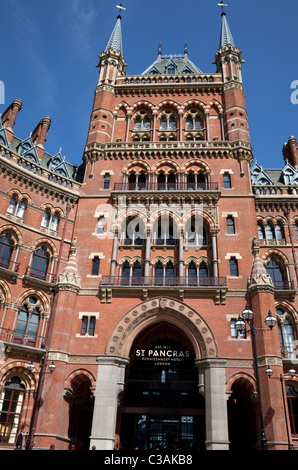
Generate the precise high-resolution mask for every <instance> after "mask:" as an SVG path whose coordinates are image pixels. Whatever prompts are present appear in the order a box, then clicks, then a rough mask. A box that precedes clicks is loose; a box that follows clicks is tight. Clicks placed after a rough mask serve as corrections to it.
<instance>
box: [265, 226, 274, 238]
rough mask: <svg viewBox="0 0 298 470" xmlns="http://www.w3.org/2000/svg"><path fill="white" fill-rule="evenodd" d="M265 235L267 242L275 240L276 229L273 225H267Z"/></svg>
mask: <svg viewBox="0 0 298 470" xmlns="http://www.w3.org/2000/svg"><path fill="white" fill-rule="evenodd" d="M265 235H266V239H267V240H273V239H274V238H275V236H274V228H273V226H272V225H271V224H267V225H266V227H265Z"/></svg>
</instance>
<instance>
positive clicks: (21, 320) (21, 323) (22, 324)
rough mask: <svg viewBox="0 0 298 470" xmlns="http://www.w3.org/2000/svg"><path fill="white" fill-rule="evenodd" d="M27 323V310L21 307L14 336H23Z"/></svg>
mask: <svg viewBox="0 0 298 470" xmlns="http://www.w3.org/2000/svg"><path fill="white" fill-rule="evenodd" d="M26 325H27V310H26V309H25V308H21V310H20V311H19V317H18V323H17V327H16V336H18V337H23V336H24V334H25V331H26Z"/></svg>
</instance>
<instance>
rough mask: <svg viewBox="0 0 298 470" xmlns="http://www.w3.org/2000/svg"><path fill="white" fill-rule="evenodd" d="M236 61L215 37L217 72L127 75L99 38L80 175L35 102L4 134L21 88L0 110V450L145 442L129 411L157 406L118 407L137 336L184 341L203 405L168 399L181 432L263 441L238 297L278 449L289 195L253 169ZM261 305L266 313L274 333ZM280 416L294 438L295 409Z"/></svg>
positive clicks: (292, 237)
mask: <svg viewBox="0 0 298 470" xmlns="http://www.w3.org/2000/svg"><path fill="white" fill-rule="evenodd" d="M118 20H119V18H118ZM223 21H225V17H223ZM184 58H185V56H184ZM173 60H175V59H173ZM241 63H242V59H241V53H240V51H239V49H238V48H237V47H236V46H235V45H234V44H226V45H223V47H221V48H220V49H219V51H218V52H217V54H216V58H215V64H216V69H217V70H216V72H215V73H208V74H203V73H196V72H191V71H190V72H189V73H174V74H167V73H160V74H158V73H154V74H151V73H147V74H144V75H138V76H129V75H127V74H126V72H125V68H124V64H125V62H124V59H123V56H122V53H121V51H120V50H116V51H115V50H113V49H107V50H105V51H104V52H103V53H102V54H101V55H100V62H99V66H100V74H99V81H98V85H97V87H96V92H95V98H94V104H93V109H92V113H91V120H90V127H89V132H88V137H87V142H86V147H85V150H84V155H83V163H84V174H83V173H82V172H81V169H82V168H79V169H76V168H75V167H73V166H71V165H69V166H68V167H65V163H64V162H63V159H61V158H60V156H59V155H58V156H49V155H48V154H47V153H46V151H45V147H46V136H47V132H48V131H49V128H50V125H51V120H50V118H49V117H45V118H44V119H42V120H41V121H40V123H39V124H38V125H37V126H36V128H35V130H34V131H33V133H32V135H31V137H30V139H27V146H26V145H25V144H26V141H21V140H20V139H18V138H17V137H16V136H14V133H13V127H14V123H15V119H19V118H20V117H19V116H18V112H19V111H20V110H21V107H22V103H21V100H15V101H14V102H13V103H12V105H11V106H10V107H9V108H8V110H7V111H6V112H5V113H4V114H3V117H2V125H3V127H2V129H1V130H0V139H1V140H0V147H1V156H0V170H1V197H0V237H2V238H1V252H0V302H1V304H0V307H1V308H0V319H1V324H0V328H1V329H0V340H1V341H2V344H3V348H4V349H3V354H2V356H1V358H0V383H1V387H0V389H1V402H0V408H1V407H2V408H1V409H2V414H1V423H0V426H1V428H0V431H1V433H2V442H1V444H0V445H1V448H11V447H13V446H14V445H15V439H16V437H17V435H18V434H19V432H20V430H21V428H23V429H24V433H25V437H27V436H28V435H29V436H30V438H31V440H30V442H29V444H30V445H32V444H33V443H34V448H41V449H49V448H50V446H51V445H52V446H54V447H55V449H68V448H70V446H72V445H74V446H75V447H76V448H77V449H86V448H92V446H94V447H95V448H97V449H112V448H113V446H114V445H115V446H116V447H119V446H122V447H123V448H130V446H132V445H134V446H136V445H141V446H142V445H144V441H142V440H141V439H137V437H135V438H134V439H133V438H131V439H128V438H127V436H125V434H126V432H127V433H128V432H131V433H132V435H133V433H136V428H134V429H133V430H132V427H133V426H132V424H131V423H132V420H131V421H129V423H130V424H129V425H128V424H127V423H128V420H129V419H131V418H129V417H131V416H132V415H134V416H141V415H146V416H147V418H146V419H149V418H148V416H149V414H150V413H151V414H152V412H153V411H152V410H153V409H154V410H155V413H156V414H159V415H165V414H167V413H170V411H169V409H168V408H167V406H166V405H163V406H161V405H159V406H157V407H155V408H154V407H152V406H151V405H150V406H148V407H147V408H146V407H144V406H143V405H142V406H138V405H135V407H133V406H132V405H127V403H128V394H129V393H130V392H128V390H130V388H129V384H130V379H131V377H132V376H131V375H130V374H131V370H132V369H133V364H134V361H135V358H136V351H137V350H139V349H141V350H142V348H145V347H146V346H148V345H151V344H153V343H154V342H155V341H160V342H162V341H165V340H168V339H171V341H175V342H176V343H179V344H181V345H183V346H184V347H187V348H188V349H189V350H190V351H191V355H192V357H193V364H195V366H196V369H197V372H198V376H193V381H196V388H197V389H198V390H200V395H201V399H202V400H204V405H203V407H202V408H200V412H199V411H198V409H199V406H198V407H193V408H192V410H189V409H188V411H187V412H186V411H185V409H183V410H182V408H181V407H179V406H178V405H177V406H176V408H175V412H173V409H172V408H171V413H172V414H173V413H174V414H175V415H177V416H180V417H181V416H182V415H183V416H191V417H192V418H193V417H195V419H197V420H198V421H197V422H201V421H199V420H200V419H202V420H203V421H202V422H203V423H204V424H203V425H202V424H200V425H198V428H196V429H199V431H194V429H195V428H193V430H192V432H191V433H190V437H189V441H187V444H186V443H185V442H186V441H184V444H183V443H182V444H181V442H180V441H179V445H180V446H181V445H184V447H183V448H184V449H188V450H189V449H194V448H192V447H191V443H190V440H192V441H193V442H196V444H195V445H198V444H197V443H198V442H200V446H201V447H204V448H206V449H217V448H218V449H228V448H231V449H233V448H235V447H236V446H237V445H239V440H238V439H239V437H237V433H239V429H242V430H244V429H246V432H247V435H246V442H247V444H246V445H247V447H248V448H249V449H259V448H260V446H261V443H260V437H261V432H260V419H259V405H258V393H257V392H258V384H257V381H256V371H255V369H254V354H253V348H252V335H251V333H250V332H249V328H248V327H247V330H248V331H247V332H246V335H242V334H241V333H239V332H238V333H237V331H236V329H235V326H233V325H234V323H235V321H237V319H238V317H239V315H241V312H242V311H243V309H244V307H245V305H246V304H248V306H249V307H250V308H251V309H252V311H253V313H254V324H255V326H256V328H257V329H258V331H257V335H256V343H257V355H258V364H259V368H258V370H259V379H260V390H261V401H262V416H263V419H264V429H265V433H266V438H267V441H268V447H269V449H283V450H286V449H287V448H288V437H287V431H286V423H287V421H286V420H285V412H284V405H283V395H282V387H281V382H280V380H279V378H280V376H282V377H283V378H284V381H285V383H286V385H288V386H290V387H291V389H290V388H288V389H287V391H288V393H290V392H289V390H291V391H292V392H291V393H292V395H291V398H289V399H288V403H289V406H292V404H293V403H294V405H295V400H294V395H293V393H294V392H293V391H295V390H297V391H298V386H297V377H295V376H294V377H292V376H291V375H290V373H289V369H290V368H292V367H293V365H294V364H295V358H296V355H295V344H296V343H295V341H296V337H297V326H296V324H297V319H298V316H297V307H298V304H297V300H296V286H297V264H296V249H297V245H298V241H297V234H298V231H295V228H296V223H297V222H296V219H297V220H298V217H297V216H296V204H297V194H296V191H295V189H294V185H295V183H291V182H290V183H289V182H287V181H286V180H285V181H283V182H280V181H279V182H276V181H275V180H274V178H273V175H270V174H269V173H268V172H267V173H266V171H265V176H264V177H265V178H267V180H266V181H265V182H264V179H263V180H260V179H259V180H258V178H260V175H261V176H262V172H264V170H263V169H262V168H260V169H259V168H257V167H255V166H254V167H253V171H252V162H253V152H252V148H251V145H250V137H249V128H248V121H247V113H246V105H245V99H244V88H243V84H242V78H241ZM248 86H249V84H248ZM23 144H24V145H23ZM297 154H298V150H297V142H296V140H295V139H294V138H291V139H290V140H289V142H288V144H287V145H286V146H285V147H284V156H285V162H286V164H288V163H289V164H290V165H291V168H294V170H295V165H296V163H297V161H296V160H297ZM55 158H56V159H55ZM51 165H52V166H51ZM259 170H260V171H259ZM279 173H281V170H280V172H279ZM81 174H83V176H82V177H81V176H80V175H81ZM291 177H292V181H293V175H292V174H291ZM162 217H165V219H164V220H166V221H167V223H166V225H165V226H164V225H163V223H162V220H163V219H162ZM196 221H198V222H197V223H198V224H199V225H195V231H194V230H193V225H192V224H191V223H192V222H193V223H196ZM258 224H259V225H258ZM270 224H272V225H270ZM123 227H125V228H123ZM164 227H166V228H164ZM129 228H130V229H131V232H129ZM270 230H271V231H270ZM262 231H263V232H262ZM140 234H141V235H140ZM270 234H271V235H270ZM272 234H273V235H272ZM138 235H139V237H138ZM191 235H193V238H192V237H191ZM198 235H201V238H200V237H199V238H196V237H197V236H198ZM194 239H196V242H194ZM269 311H270V312H271V313H272V315H273V316H274V317H275V318H278V325H276V326H275V327H274V328H273V329H272V331H270V330H269V329H268V328H266V325H265V323H264V321H265V319H266V317H267V315H268V312H269ZM279 332H280V335H279ZM160 344H161V343H160ZM291 347H292V349H291ZM52 361H53V362H54V364H55V366H56V369H55V371H54V372H53V373H49V369H48V365H49V364H51V363H52ZM31 363H33V364H34V366H35V369H33V370H31V368H30V367H29V366H30V364H31ZM268 366H270V367H271V368H272V370H273V372H274V374H273V377H271V378H268V376H267V374H266V369H267V368H268ZM109 368H110V369H109ZM40 370H42V371H43V372H44V371H45V370H46V374H43V373H42V375H41V378H40V377H39V375H38V372H39V371H40ZM106 371H107V372H106ZM113 371H114V372H115V371H116V372H115V374H114V375H115V376H114V375H113V373H114V372H113ZM167 373H169V371H168V370H167ZM177 373H178V372H177ZM140 374H141V372H140ZM116 375H117V377H116ZM106 377H110V383H108V382H109V381H107V380H106ZM152 380H153V379H152ZM38 383H40V385H41V388H40V389H39V392H40V393H41V394H42V395H41V400H38V398H39V395H38V394H39V392H38ZM174 388H175V387H174ZM10 389H11V390H13V393H14V394H15V395H14V397H17V398H14V399H11V395H9V393H8V392H9V390H10ZM153 389H154V387H153ZM153 389H152V390H153ZM152 390H151V391H150V393H151V392H152ZM181 390H182V389H181ZM145 392H146V393H148V390H145V389H144V390H143V395H144V394H145ZM156 393H157V392H156ZM158 393H161V392H160V389H159V388H158ZM162 393H164V392H162ZM169 393H173V389H170V391H169ZM296 393H297V392H296ZM182 395H183V393H182V392H181V396H182ZM11 400H12V401H11ZM14 400H17V401H14ZM169 400H170V396H169ZM198 400H199V399H198ZM37 402H39V403H37ZM9 403H14V405H15V408H14V412H11V413H8V412H7V408H6V407H7V406H8V404H9ZM38 404H39V405H41V406H38ZM145 408H146V409H145ZM33 410H35V411H34V412H33ZM36 410H37V412H36ZM146 410H147V411H146ZM146 413H148V414H146ZM214 415H218V420H219V421H218V422H217V421H216V419H217V418H214ZM32 416H33V420H32ZM112 417H113V418H112ZM237 420H238V421H237ZM287 420H288V429H289V435H290V441H291V444H293V445H294V446H295V445H296V444H295V442H296V441H295V437H296V436H295V435H296V433H295V427H294V426H295V420H294V414H293V410H292V408H291V409H289V410H288V408H287ZM219 422H220V423H221V424H219ZM241 422H242V428H241V425H240V423H241ZM100 423H101V424H100ZM105 423H106V425H105ZM125 423H126V424H125ZM222 423H223V424H222ZM243 423H244V424H243ZM297 425H298V421H297ZM129 426H130V427H129ZM239 426H240V428H239ZM247 430H248V431H247ZM30 432H31V434H30ZM297 432H298V431H297ZM240 434H241V433H240ZM198 435H199V436H198ZM90 436H91V437H90ZM152 436H153V434H152ZM180 438H181V439H182V437H181V435H180ZM177 439H178V438H177ZM154 442H155V441H154ZM156 442H157V441H156ZM175 442H177V443H178V440H177V441H175ZM29 444H28V445H29ZM24 445H25V444H24ZM146 445H149V444H148V442H147V443H146ZM164 445H165V444H164ZM177 445H178V444H177ZM144 446H145V445H144ZM165 447H166V445H165ZM145 448H146V446H145ZM166 448H167V447H166ZM168 448H170V447H168Z"/></svg>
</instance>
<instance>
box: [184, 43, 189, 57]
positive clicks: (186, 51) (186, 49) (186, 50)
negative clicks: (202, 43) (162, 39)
mask: <svg viewBox="0 0 298 470" xmlns="http://www.w3.org/2000/svg"><path fill="white" fill-rule="evenodd" d="M187 53H188V45H187V41H185V43H184V55H187Z"/></svg>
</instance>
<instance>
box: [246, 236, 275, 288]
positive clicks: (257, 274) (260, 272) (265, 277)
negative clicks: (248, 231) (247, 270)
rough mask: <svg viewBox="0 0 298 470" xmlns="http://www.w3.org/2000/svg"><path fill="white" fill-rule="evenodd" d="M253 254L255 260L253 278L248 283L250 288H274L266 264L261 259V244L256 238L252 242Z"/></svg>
mask: <svg viewBox="0 0 298 470" xmlns="http://www.w3.org/2000/svg"><path fill="white" fill-rule="evenodd" d="M252 254H253V257H254V260H253V264H252V270H251V276H250V279H249V281H248V287H249V288H255V287H256V286H258V287H260V286H268V287H272V288H273V282H272V279H271V277H270V275H269V274H268V273H267V270H266V268H265V266H264V263H263V261H262V260H261V258H260V244H259V240H258V239H257V238H256V237H254V238H253V240H252Z"/></svg>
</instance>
